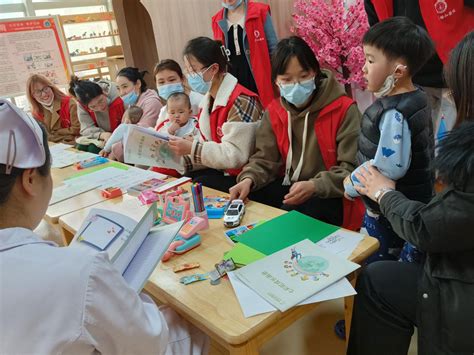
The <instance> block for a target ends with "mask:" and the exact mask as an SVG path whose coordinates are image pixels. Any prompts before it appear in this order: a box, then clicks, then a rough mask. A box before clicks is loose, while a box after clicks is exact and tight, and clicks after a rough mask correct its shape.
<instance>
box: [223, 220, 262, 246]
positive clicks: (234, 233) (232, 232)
mask: <svg viewBox="0 0 474 355" xmlns="http://www.w3.org/2000/svg"><path fill="white" fill-rule="evenodd" d="M262 223H265V221H264V220H262V221H258V222H254V223H250V224H247V225H244V226H238V227H236V228H232V229H229V230H226V231H225V232H224V234H225V236H226V237H227V239H228V240H229V241H230V242H231V243H232V244H235V243H238V241H237V240H235V238H236V237H238V236H239V235H242V234H244V233H245V232H248V231H249V230H252V229H254V228H255V227H257V226H259V225H261V224H262Z"/></svg>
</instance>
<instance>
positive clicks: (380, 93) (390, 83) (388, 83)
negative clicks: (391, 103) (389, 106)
mask: <svg viewBox="0 0 474 355" xmlns="http://www.w3.org/2000/svg"><path fill="white" fill-rule="evenodd" d="M398 68H403V69H406V65H401V64H398V65H397V66H396V68H395V70H394V71H393V73H392V74H390V75H389V76H387V78H386V79H385V81H384V82H383V84H382V86H381V87H380V89H378V90H377V91H375V92H374V95H375V97H376V98H380V97H384V96H387V95H388V94H390V92H392V90H393V88H394V87H395V84H396V83H397V80H398V79H395V72H396V71H397V70H398Z"/></svg>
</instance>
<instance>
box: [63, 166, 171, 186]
mask: <svg viewBox="0 0 474 355" xmlns="http://www.w3.org/2000/svg"><path fill="white" fill-rule="evenodd" d="M151 178H157V179H164V178H166V176H165V175H163V174H159V173H156V172H154V171H150V170H143V169H139V168H135V167H131V168H130V169H128V170H122V169H117V168H114V167H108V168H105V169H101V170H98V171H95V172H93V173H90V174H86V175H83V176H80V177H76V178H72V179H68V180H65V181H64V183H65V184H68V185H70V184H83V183H87V182H89V183H94V184H96V185H97V186H99V188H101V189H106V188H108V187H119V188H121V189H123V190H127V189H128V188H130V187H132V186H135V185H138V184H140V183H142V182H143V181H146V180H149V179H151Z"/></svg>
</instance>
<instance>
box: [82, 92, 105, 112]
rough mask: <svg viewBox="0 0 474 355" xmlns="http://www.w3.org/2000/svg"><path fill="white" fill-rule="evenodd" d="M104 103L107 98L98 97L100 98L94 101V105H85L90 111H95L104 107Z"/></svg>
mask: <svg viewBox="0 0 474 355" xmlns="http://www.w3.org/2000/svg"><path fill="white" fill-rule="evenodd" d="M106 103H107V97H106V96H105V95H100V97H99V98H98V99H97V100H96V102H95V103H94V104H92V105H91V104H89V105H87V107H89V109H91V110H92V111H97V110H98V109H101V108H102V107H104V106H105V104H106Z"/></svg>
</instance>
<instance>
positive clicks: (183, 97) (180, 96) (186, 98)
mask: <svg viewBox="0 0 474 355" xmlns="http://www.w3.org/2000/svg"><path fill="white" fill-rule="evenodd" d="M178 100H183V101H184V102H185V103H186V105H187V106H188V107H189V108H191V99H190V98H189V96H188V94H186V93H184V92H174V93H172V94H171V95H170V96H169V97H168V100H166V104H168V102H171V101H178Z"/></svg>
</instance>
